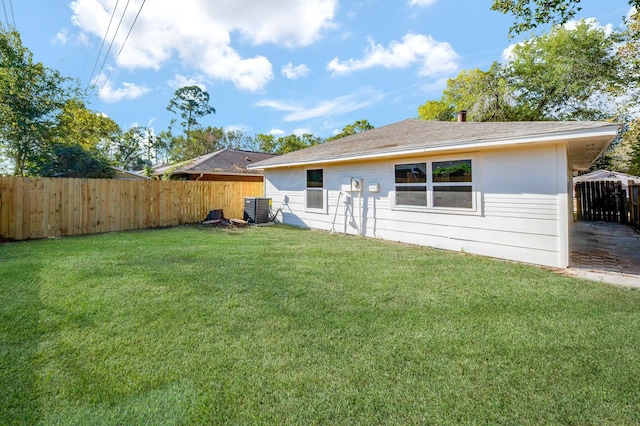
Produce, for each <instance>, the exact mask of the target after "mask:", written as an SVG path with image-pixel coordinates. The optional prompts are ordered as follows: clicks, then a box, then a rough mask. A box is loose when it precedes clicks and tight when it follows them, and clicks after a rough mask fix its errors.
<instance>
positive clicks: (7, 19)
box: [2, 0, 11, 28]
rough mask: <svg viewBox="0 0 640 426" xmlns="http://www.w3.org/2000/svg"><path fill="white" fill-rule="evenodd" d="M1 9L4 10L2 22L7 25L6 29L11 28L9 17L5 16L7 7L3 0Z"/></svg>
mask: <svg viewBox="0 0 640 426" xmlns="http://www.w3.org/2000/svg"><path fill="white" fill-rule="evenodd" d="M2 9H4V21H5V22H6V23H7V28H10V27H11V24H10V23H9V15H7V6H6V5H5V4H4V0H2Z"/></svg>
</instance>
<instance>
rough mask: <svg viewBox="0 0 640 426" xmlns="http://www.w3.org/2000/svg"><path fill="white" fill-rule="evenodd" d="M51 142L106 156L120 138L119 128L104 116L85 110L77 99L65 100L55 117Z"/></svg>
mask: <svg viewBox="0 0 640 426" xmlns="http://www.w3.org/2000/svg"><path fill="white" fill-rule="evenodd" d="M53 135H54V138H53V142H54V143H57V144H66V145H79V146H81V147H82V148H84V149H88V150H92V149H95V150H98V151H101V152H102V153H103V154H105V155H107V154H108V153H109V152H110V151H111V150H112V149H113V148H114V147H115V146H116V145H117V144H118V142H119V140H120V138H121V136H122V130H121V129H120V126H118V124H117V123H116V122H115V121H114V120H113V119H111V118H109V117H107V116H106V115H105V114H102V113H99V112H96V111H92V110H90V109H87V108H86V107H85V105H84V103H83V102H82V101H81V100H80V99H77V98H73V99H69V100H67V101H66V102H65V103H64V105H63V106H62V109H61V110H60V112H59V113H58V115H57V116H56V123H55V127H54V132H53Z"/></svg>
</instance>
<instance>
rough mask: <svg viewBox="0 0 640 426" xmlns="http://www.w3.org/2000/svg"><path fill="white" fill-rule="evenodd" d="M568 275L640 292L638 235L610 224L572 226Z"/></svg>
mask: <svg viewBox="0 0 640 426" xmlns="http://www.w3.org/2000/svg"><path fill="white" fill-rule="evenodd" d="M569 244H570V252H571V253H570V255H571V258H570V262H571V263H570V265H569V266H570V267H569V268H568V269H567V271H566V272H567V274H568V275H571V276H576V277H579V278H585V279H590V280H595V281H601V282H605V283H610V284H617V285H622V286H627V287H638V288H640V233H639V232H638V231H636V230H635V229H634V228H632V227H630V226H628V225H622V224H620V223H611V222H586V221H581V222H574V223H572V224H571V228H570V235H569Z"/></svg>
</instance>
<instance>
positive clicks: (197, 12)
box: [70, 0, 338, 91]
mask: <svg viewBox="0 0 640 426" xmlns="http://www.w3.org/2000/svg"><path fill="white" fill-rule="evenodd" d="M337 2H338V0H307V1H302V2H301V1H298V0H261V1H260V2H256V1H254V0H236V1H232V2H211V1H207V0H181V1H180V3H179V7H177V6H176V3H175V2H166V1H153V2H146V3H144V7H143V9H142V11H141V13H140V16H139V18H138V20H137V21H136V24H135V27H134V28H133V31H132V32H131V35H130V36H129V39H128V40H127V42H126V46H125V47H124V49H123V50H122V53H121V55H120V56H119V58H118V61H117V64H118V65H119V66H122V67H126V68H130V69H136V68H151V69H156V70H157V69H159V68H160V67H161V66H162V65H163V64H164V63H166V62H167V61H169V60H170V59H171V58H173V57H178V58H179V59H180V60H181V61H182V64H183V66H184V67H185V68H187V69H190V70H196V71H198V72H201V73H203V74H205V75H206V76H207V77H208V78H213V79H218V80H224V81H230V82H232V83H233V84H235V85H236V86H237V87H238V88H240V89H245V90H249V91H257V90H260V89H262V88H263V87H264V86H265V85H266V84H267V83H268V81H269V80H271V79H272V78H273V71H272V65H271V63H270V62H269V60H268V59H267V58H265V57H264V56H254V57H243V56H242V55H241V54H240V53H239V51H238V49H237V47H235V46H233V44H232V42H231V34H232V33H237V34H240V36H241V39H242V40H243V41H244V42H247V43H249V44H253V45H258V44H263V43H273V44H277V45H282V46H288V47H294V46H306V45H309V44H311V43H313V42H315V41H316V40H318V39H319V38H320V37H321V35H322V32H323V30H325V29H326V28H331V27H332V26H333V22H332V20H333V16H334V13H335V11H336V8H337ZM123 3H124V2H119V3H118V5H119V6H118V10H116V12H115V16H116V18H118V17H119V16H122V14H123V13H122V12H123V10H124V5H123ZM127 3H129V2H127ZM130 3H131V4H130V5H129V8H128V9H127V12H126V14H125V16H124V19H123V22H122V25H121V30H120V31H119V32H118V34H117V35H116V37H115V43H114V46H113V48H112V51H111V53H112V54H114V53H117V52H118V51H119V50H120V48H121V46H122V44H123V43H124V41H125V37H126V34H127V32H128V29H129V28H130V27H131V25H132V24H133V20H134V18H135V16H136V14H137V12H138V10H139V9H140V7H141V4H142V0H131V1H130ZM115 4H116V2H115V0H74V1H73V2H72V3H71V5H70V6H71V9H72V11H73V16H72V22H73V23H74V25H76V26H77V27H79V28H80V29H81V30H83V31H85V32H87V33H91V34H92V35H93V36H95V37H97V38H98V39H99V40H102V37H103V36H104V35H105V32H106V30H107V27H108V24H109V20H110V18H111V15H112V12H113V8H114V7H115ZM115 27H116V25H112V28H111V29H110V31H109V33H110V34H108V37H107V41H110V40H111V38H112V37H113V31H114V29H115ZM125 29H126V30H125Z"/></svg>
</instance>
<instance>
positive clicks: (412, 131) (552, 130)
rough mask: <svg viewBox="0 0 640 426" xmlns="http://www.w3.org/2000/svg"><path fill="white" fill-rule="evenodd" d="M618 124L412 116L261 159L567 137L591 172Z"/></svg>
mask: <svg viewBox="0 0 640 426" xmlns="http://www.w3.org/2000/svg"><path fill="white" fill-rule="evenodd" d="M619 128H620V126H619V125H618V124H613V123H603V122H585V121H539V122H538V121H528V122H489V123H480V122H444V121H424V120H419V119H408V120H404V121H401V122H398V123H394V124H390V125H387V126H383V127H378V128H376V129H373V130H367V131H365V132H362V133H357V134H355V135H351V136H346V137H344V138H340V139H337V140H334V141H331V142H326V143H323V144H320V145H315V146H312V147H309V148H305V149H302V150H300V151H294V152H291V153H288V154H285V155H281V156H278V157H275V158H270V159H267V160H264V161H260V162H259V163H257V164H253V165H251V166H249V168H262V169H268V168H275V167H286V166H293V165H304V164H318V163H328V162H339V161H352V160H358V159H362V160H364V159H374V158H388V157H394V156H402V155H412V154H419V153H429V152H454V151H461V150H474V149H479V148H488V147H499V146H508V145H517V144H525V143H545V142H554V141H566V142H568V146H569V161H570V163H571V164H570V167H572V169H573V170H586V169H588V168H589V166H590V165H591V163H592V162H593V161H594V160H595V159H596V158H597V157H598V155H599V154H600V153H601V152H603V151H604V150H605V149H606V148H607V147H608V146H609V144H610V143H611V141H612V140H613V137H614V136H615V135H616V134H617V132H618V130H619Z"/></svg>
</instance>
